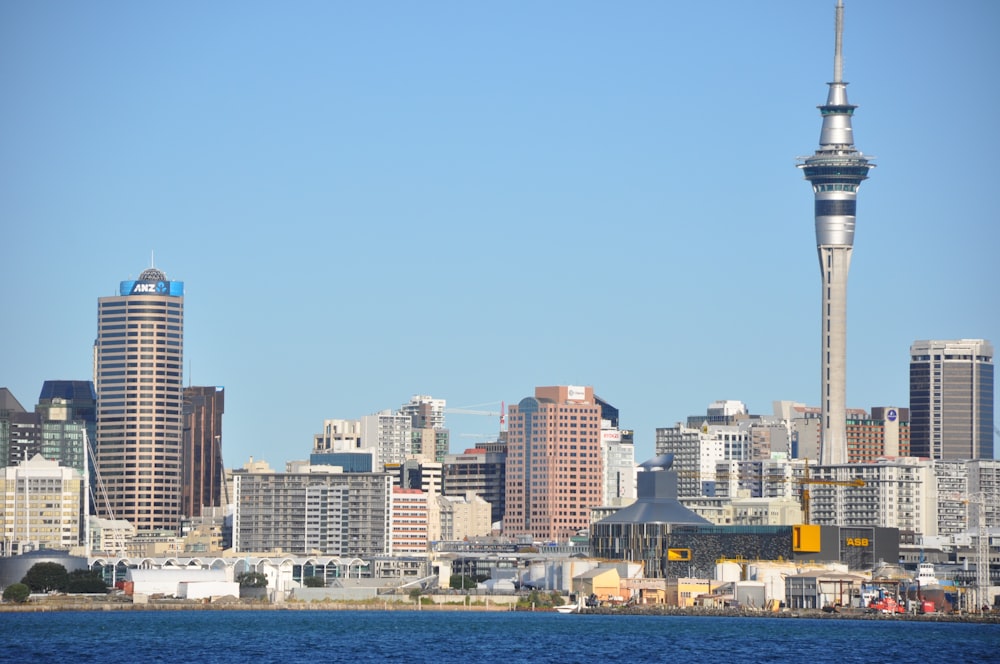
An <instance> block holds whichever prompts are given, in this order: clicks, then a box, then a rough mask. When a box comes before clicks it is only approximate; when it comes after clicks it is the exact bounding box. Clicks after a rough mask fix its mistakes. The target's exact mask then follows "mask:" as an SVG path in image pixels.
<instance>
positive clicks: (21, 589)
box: [3, 583, 31, 604]
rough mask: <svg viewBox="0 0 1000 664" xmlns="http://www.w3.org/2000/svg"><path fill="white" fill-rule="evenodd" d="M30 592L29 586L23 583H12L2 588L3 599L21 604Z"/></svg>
mask: <svg viewBox="0 0 1000 664" xmlns="http://www.w3.org/2000/svg"><path fill="white" fill-rule="evenodd" d="M30 594H31V588H29V587H28V586H26V585H24V584H23V583H12V584H10V585H9V586H7V587H6V588H4V589H3V601H5V602H14V603H15V604H23V603H24V602H25V601H27V599H28V596H29V595H30Z"/></svg>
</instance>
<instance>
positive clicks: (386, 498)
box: [233, 464, 392, 558]
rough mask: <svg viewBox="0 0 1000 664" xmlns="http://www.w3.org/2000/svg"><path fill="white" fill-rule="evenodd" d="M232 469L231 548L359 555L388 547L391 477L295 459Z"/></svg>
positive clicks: (374, 554) (242, 550)
mask: <svg viewBox="0 0 1000 664" xmlns="http://www.w3.org/2000/svg"><path fill="white" fill-rule="evenodd" d="M294 468H295V472H286V473H276V472H274V471H271V470H270V469H267V468H263V467H261V466H259V465H258V466H256V467H255V469H254V470H246V469H243V470H236V471H235V472H234V473H233V500H234V506H235V513H234V516H233V548H234V550H236V551H237V552H247V551H275V550H281V551H284V552H287V553H292V554H306V553H310V552H312V551H314V550H318V551H320V552H322V553H324V554H326V555H333V556H357V557H360V558H365V557H371V556H376V555H387V554H388V553H389V548H390V536H389V528H390V522H391V517H390V510H391V504H390V500H391V491H392V478H391V476H390V475H389V474H388V473H344V472H338V470H337V469H334V468H331V467H328V466H327V467H315V466H309V465H308V464H296V465H295V466H294Z"/></svg>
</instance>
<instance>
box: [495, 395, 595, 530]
mask: <svg viewBox="0 0 1000 664" xmlns="http://www.w3.org/2000/svg"><path fill="white" fill-rule="evenodd" d="M602 485H603V468H602V461H601V406H600V404H598V403H597V402H596V400H595V398H594V390H593V388H592V387H579V386H576V385H562V386H556V387H536V388H535V396H533V397H526V398H524V399H522V400H521V401H520V403H518V404H517V405H516V406H511V407H510V414H509V418H508V431H507V512H506V514H505V515H504V519H503V531H504V534H505V535H510V536H519V535H527V536H530V537H532V538H534V539H539V540H544V541H564V540H566V539H568V538H569V537H572V536H575V535H576V534H577V533H578V532H580V531H581V530H586V529H587V528H588V527H589V525H590V510H591V508H593V507H599V506H600V504H601V498H602V495H601V494H602Z"/></svg>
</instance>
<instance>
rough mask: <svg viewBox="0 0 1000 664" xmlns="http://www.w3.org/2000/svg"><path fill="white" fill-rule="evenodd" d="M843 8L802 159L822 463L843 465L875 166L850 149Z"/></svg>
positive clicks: (851, 112)
mask: <svg viewBox="0 0 1000 664" xmlns="http://www.w3.org/2000/svg"><path fill="white" fill-rule="evenodd" d="M843 29H844V5H843V0H837V7H836V44H835V48H834V58H833V81H832V82H830V83H828V85H829V86H830V90H829V93H828V94H827V99H826V103H825V104H823V105H822V106H820V107H819V110H820V114H821V115H822V117H823V127H822V129H821V130H820V135H819V149H818V150H816V152H815V153H814V154H813V155H812V156H809V157H800V158H799V162H800V163H799V164H798V168H801V169H802V171H803V173H804V175H805V179H806V180H808V181H809V182H810V183H811V184H812V188H813V195H814V197H815V219H816V250H817V253H818V254H819V268H820V273H821V275H822V298H821V304H822V314H821V317H822V336H821V347H820V354H821V360H820V367H821V380H820V384H821V395H820V398H821V404H822V406H821V408H822V424H821V429H820V430H821V438H820V440H821V452H820V457H821V462H822V463H823V464H838V463H846V462H847V431H846V428H847V425H846V421H847V404H846V401H847V396H846V392H847V273H848V271H849V270H850V267H851V252H852V251H853V247H854V224H855V212H856V208H857V194H858V187H859V186H860V185H861V182H862V181H863V180H866V179H867V178H868V171H869V170H870V169H872V168H874V166H875V164H873V163H871V161H870V160H869V157H867V156H866V155H864V154H862V153H861V152H860V151H858V150H857V149H856V148H855V147H854V131H853V129H852V127H851V118H852V117H853V115H854V109H855V108H857V106H854V105H852V104H850V103H848V101H847V83H846V82H845V81H844V80H843V55H842V42H843Z"/></svg>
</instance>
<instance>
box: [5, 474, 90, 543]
mask: <svg viewBox="0 0 1000 664" xmlns="http://www.w3.org/2000/svg"><path fill="white" fill-rule="evenodd" d="M0 495H2V496H3V510H0V530H2V532H3V543H2V546H3V551H2V555H4V556H10V555H16V554H21V553H25V552H27V551H35V550H38V549H62V550H69V549H71V548H73V547H75V546H78V545H79V544H81V543H82V542H83V539H82V536H83V533H82V531H81V523H82V522H81V520H80V515H81V513H82V510H81V507H82V504H81V501H82V499H83V474H82V473H81V472H80V471H79V470H76V469H73V468H66V467H63V466H60V465H59V463H58V462H56V461H50V460H47V459H44V458H42V456H41V455H35V457H34V458H32V459H28V460H27V461H22V462H21V463H19V464H17V465H15V466H7V467H6V468H5V469H4V474H3V483H2V486H0Z"/></svg>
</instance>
